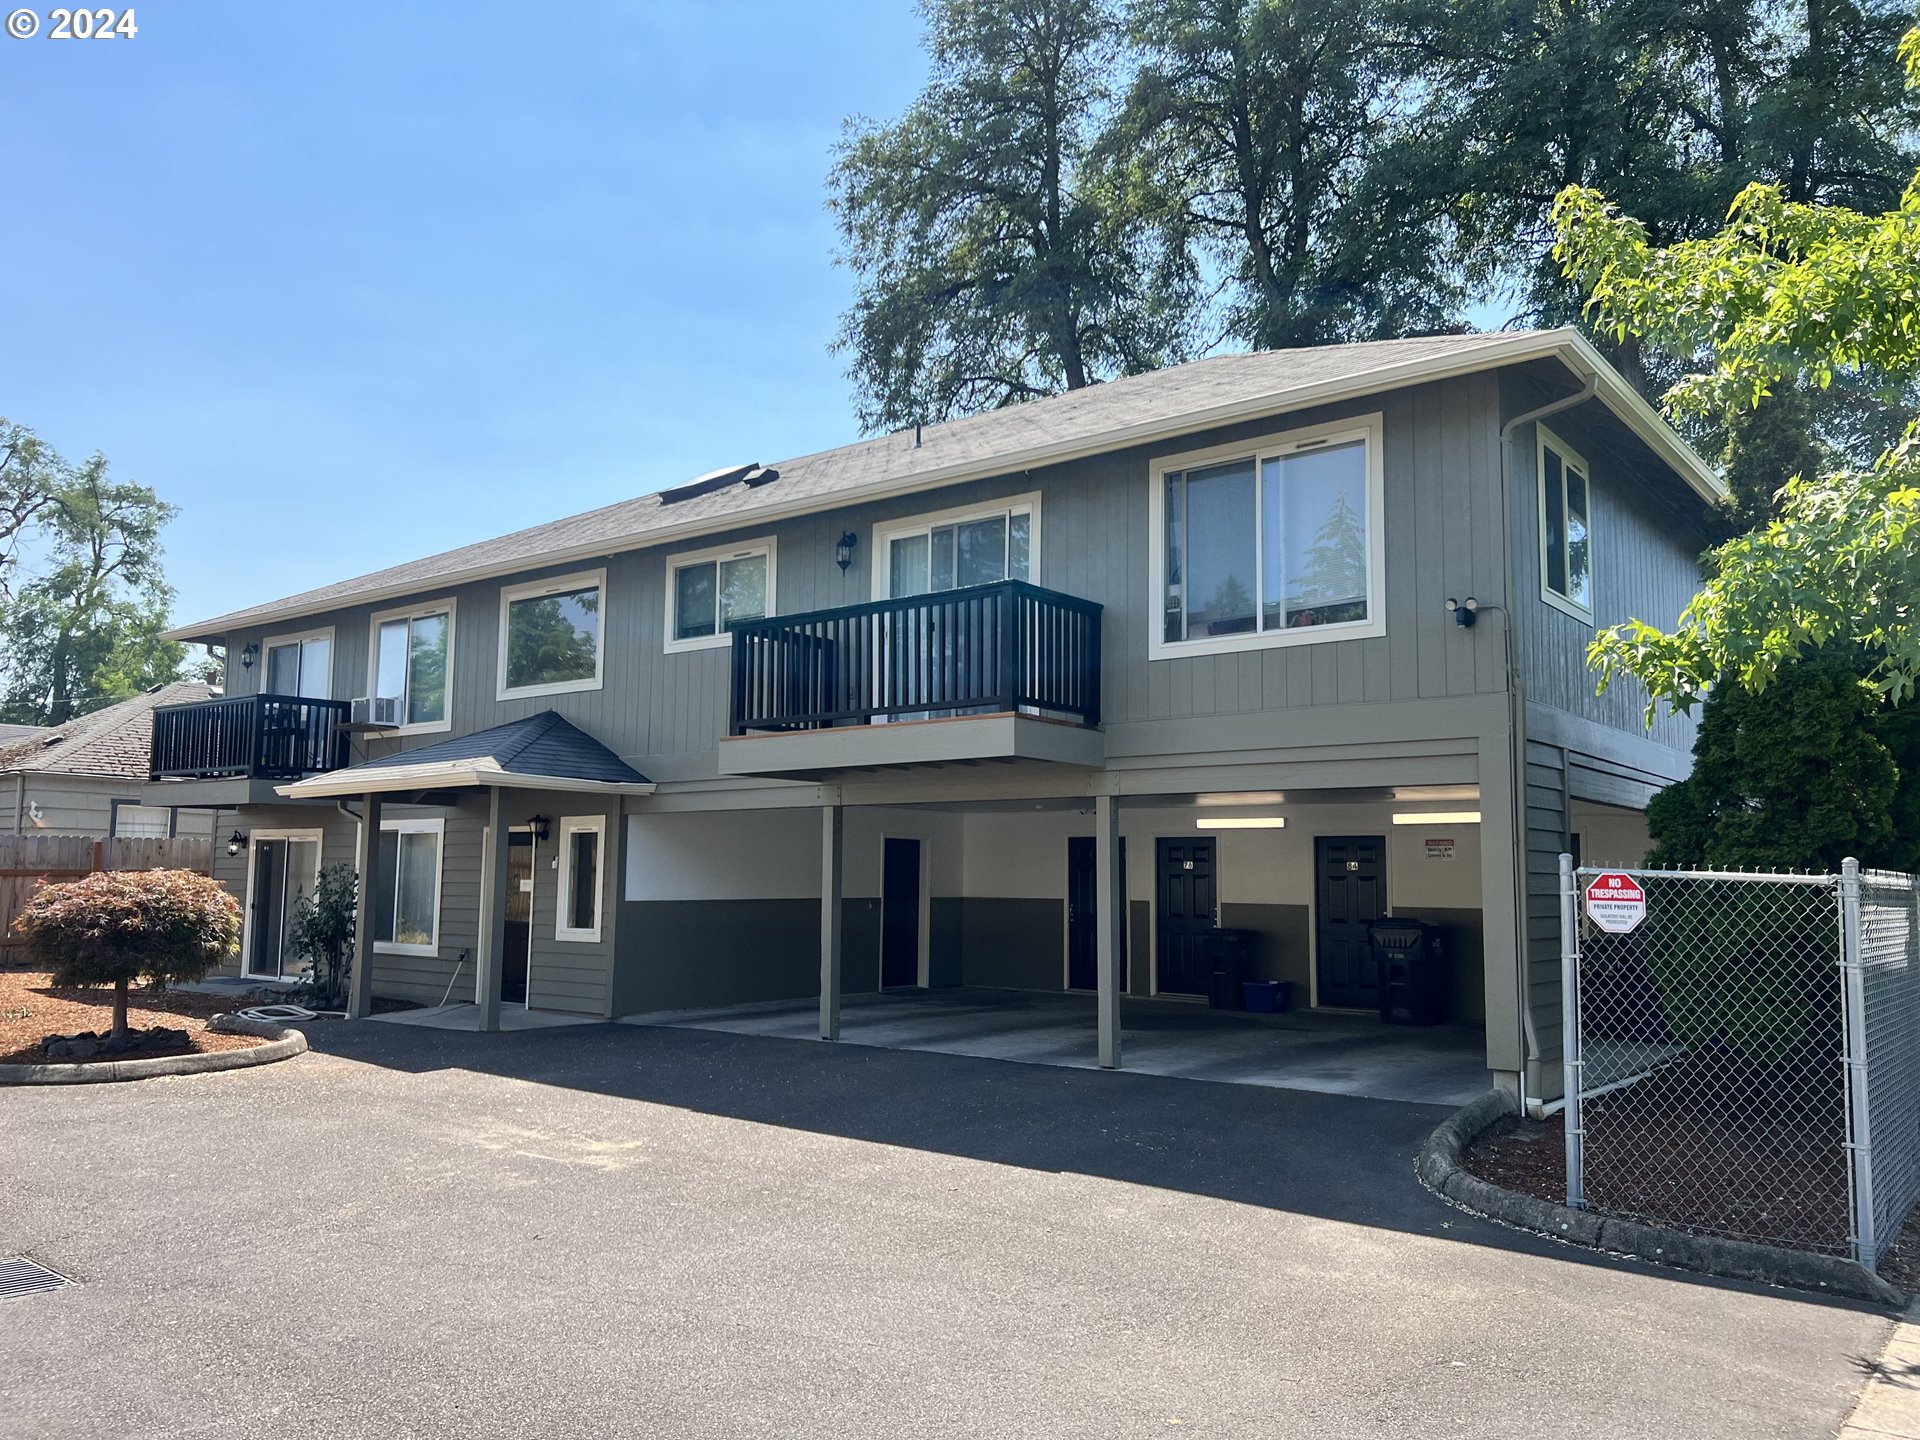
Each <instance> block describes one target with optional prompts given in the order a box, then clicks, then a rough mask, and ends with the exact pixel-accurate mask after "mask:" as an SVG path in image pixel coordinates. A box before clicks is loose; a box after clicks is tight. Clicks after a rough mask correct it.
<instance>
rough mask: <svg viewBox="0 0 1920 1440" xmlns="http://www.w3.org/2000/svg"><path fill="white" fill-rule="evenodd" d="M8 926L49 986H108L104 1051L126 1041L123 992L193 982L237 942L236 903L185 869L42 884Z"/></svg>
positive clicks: (127, 872)
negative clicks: (134, 985) (46, 974)
mask: <svg viewBox="0 0 1920 1440" xmlns="http://www.w3.org/2000/svg"><path fill="white" fill-rule="evenodd" d="M14 928H15V929H16V930H17V931H18V932H19V933H20V936H21V938H22V939H23V940H24V941H25V942H26V944H25V950H26V958H27V960H28V962H29V963H30V964H35V965H44V966H45V967H46V968H47V969H48V970H50V971H52V973H53V983H54V984H56V985H83V986H91V985H111V986H112V987H113V1031H112V1034H111V1036H110V1038H109V1049H119V1048H122V1047H124V1046H125V1044H126V1041H127V988H128V986H129V984H130V983H131V982H133V981H135V980H139V979H145V980H147V981H148V982H149V983H150V984H152V985H153V986H154V987H155V988H162V989H163V988H165V986H166V985H167V983H168V982H169V981H173V980H198V979H199V978H200V977H201V976H202V975H204V974H206V973H207V971H209V970H211V969H212V968H213V967H214V966H215V965H217V964H219V963H220V962H221V961H222V960H224V959H226V958H227V957H228V956H229V955H231V954H232V953H233V952H234V951H235V949H237V948H238V947H239V944H240V905H239V902H238V901H236V900H235V899H234V898H233V896H231V895H229V894H228V893H227V892H226V890H225V888H224V887H223V886H221V885H220V883H219V882H218V881H215V880H212V879H210V878H209V877H207V876H205V875H196V874H195V873H193V872H192V871H190V870H117V871H100V872H98V873H96V874H93V875H89V876H87V877H86V878H85V879H84V880H74V881H71V882H69V883H67V884H64V885H42V886H41V887H40V888H39V889H38V890H36V891H34V893H33V895H32V897H31V898H30V899H29V900H28V901H27V903H26V905H25V906H24V907H23V908H22V909H21V911H20V915H19V918H18V919H16V920H15V921H14Z"/></svg>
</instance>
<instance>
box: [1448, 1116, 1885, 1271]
mask: <svg viewBox="0 0 1920 1440" xmlns="http://www.w3.org/2000/svg"><path fill="white" fill-rule="evenodd" d="M1516 1110H1517V1107H1516V1106H1515V1104H1514V1101H1513V1097H1512V1096H1510V1095H1508V1094H1506V1093H1505V1092H1503V1091H1498V1090H1495V1091H1490V1092H1488V1093H1487V1094H1485V1095H1483V1096H1481V1097H1480V1098H1479V1099H1478V1100H1475V1101H1474V1102H1473V1103H1472V1104H1471V1105H1468V1106H1466V1107H1464V1108H1463V1109H1460V1110H1456V1111H1455V1112H1454V1113H1453V1114H1451V1115H1449V1116H1448V1117H1447V1118H1446V1119H1445V1120H1443V1121H1441V1122H1440V1124H1439V1125H1438V1126H1437V1127H1436V1128H1435V1129H1434V1131H1433V1133H1432V1134H1431V1135H1429V1136H1428V1137H1427V1141H1426V1144H1424V1145H1422V1146H1421V1147H1420V1156H1419V1159H1418V1160H1417V1161H1416V1162H1415V1169H1416V1170H1417V1171H1418V1173H1419V1176H1420V1182H1421V1183H1422V1184H1423V1185H1425V1186H1426V1187H1427V1188H1428V1189H1429V1190H1432V1191H1433V1192H1435V1193H1436V1194H1438V1195H1441V1196H1443V1197H1444V1198H1446V1199H1448V1200H1450V1201H1452V1202H1453V1203H1454V1204H1455V1205H1458V1206H1459V1207H1460V1208H1461V1209H1462V1210H1468V1211H1471V1212H1473V1213H1474V1214H1476V1215H1484V1216H1486V1217H1487V1218H1488V1219H1491V1220H1499V1221H1502V1222H1503V1223H1505V1224H1508V1225H1512V1226H1515V1227H1516V1228H1518V1229H1521V1230H1532V1231H1534V1232H1536V1233H1538V1234H1541V1235H1550V1236H1552V1237H1553V1238H1554V1239H1556V1240H1565V1241H1567V1242H1569V1243H1570V1244H1574V1245H1585V1246H1588V1247H1590V1248H1592V1249H1595V1250H1607V1251H1611V1252H1613V1253H1614V1254H1616V1255H1630V1256H1632V1257H1633V1258H1635V1259H1637V1260H1649V1261H1652V1262H1653V1263H1654V1264H1657V1265H1673V1266H1676V1267H1678V1268H1679V1269H1682V1270H1698V1271H1700V1272H1702V1273H1703V1274H1707V1275H1719V1276H1722V1277H1724V1278H1726V1279H1729V1280H1757V1281H1760V1282H1762V1283H1763V1284H1768V1285H1789V1286H1792V1287H1793V1288H1794V1289H1796V1290H1812V1291H1814V1292H1816V1293H1818V1294H1822V1295H1841V1296H1845V1297H1846V1298H1848V1299H1850V1300H1867V1301H1871V1302H1872V1303H1874V1304H1876V1305H1886V1306H1889V1307H1891V1308H1893V1309H1900V1308H1902V1307H1904V1306H1905V1305H1906V1303H1907V1297H1906V1296H1905V1295H1903V1294H1901V1293H1900V1291H1898V1290H1896V1289H1894V1288H1893V1286H1891V1285H1889V1284H1888V1283H1887V1282H1886V1281H1884V1280H1882V1279H1881V1278H1880V1277H1879V1276H1878V1275H1875V1274H1873V1273H1872V1272H1871V1271H1868V1270H1865V1269H1862V1268H1861V1267H1860V1266H1859V1265H1857V1264H1855V1263H1854V1262H1853V1261H1852V1260H1848V1259H1843V1258H1842V1257H1841V1256H1838V1255H1810V1254H1807V1253H1806V1252H1804V1251H1800V1250H1780V1249H1776V1248H1775V1247H1773V1246H1771V1245H1756V1244H1753V1243H1752V1242H1750V1241H1745V1240H1722V1239H1719V1238H1718V1237H1716V1236H1711V1235H1687V1234H1684V1233H1682V1232H1680V1231H1678V1230H1662V1229H1660V1228H1658V1227H1656V1226H1652V1225H1642V1224H1639V1223H1637V1222H1635V1221H1632V1220H1621V1219H1618V1218H1616V1217H1614V1216H1611V1215H1601V1214H1598V1213H1596V1212H1594V1211H1591V1210H1572V1209H1569V1208H1568V1207H1567V1206H1565V1205H1556V1204H1554V1203H1553V1202H1552V1201H1550V1200H1540V1199H1536V1198H1535V1197H1534V1196H1532V1195H1522V1194H1519V1193H1518V1192H1516V1191H1513V1190H1503V1189H1501V1188H1500V1187H1499V1186H1498V1185H1493V1184H1489V1183H1488V1182H1487V1181H1485V1180H1482V1179H1481V1178H1480V1177H1479V1176H1477V1175H1470V1174H1468V1173H1467V1172H1466V1171H1465V1170H1463V1169H1462V1168H1461V1166H1460V1157H1461V1155H1463V1154H1464V1153H1465V1152H1466V1149H1467V1147H1468V1146H1469V1145H1471V1144H1472V1143H1473V1141H1474V1139H1475V1137H1477V1136H1478V1135H1479V1134H1480V1132H1481V1131H1482V1130H1485V1129H1486V1128H1487V1127H1488V1126H1489V1125H1491V1124H1493V1123H1494V1122H1495V1121H1496V1120H1499V1119H1501V1118H1503V1117H1504V1116H1508V1115H1512V1114H1515V1113H1516Z"/></svg>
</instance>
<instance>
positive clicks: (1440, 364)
mask: <svg viewBox="0 0 1920 1440" xmlns="http://www.w3.org/2000/svg"><path fill="white" fill-rule="evenodd" d="M1547 358H1554V359H1558V360H1560V361H1561V362H1562V363H1564V364H1565V365H1566V366H1567V368H1568V369H1570V370H1572V371H1573V372H1574V373H1575V374H1577V375H1579V376H1580V377H1581V378H1582V379H1583V380H1584V379H1585V378H1586V377H1587V375H1588V374H1589V373H1593V374H1597V375H1598V377H1599V384H1598V387H1597V394H1598V396H1599V398H1600V399H1601V400H1602V401H1603V402H1605V403H1606V405H1607V407H1608V408H1609V409H1611V410H1612V411H1613V412H1614V413H1615V415H1617V416H1618V417H1619V418H1620V420H1621V421H1622V423H1624V424H1625V425H1626V426H1627V427H1628V428H1629V429H1630V430H1632V431H1633V432H1634V434H1635V435H1636V436H1638V437H1639V438H1640V439H1641V440H1642V441H1644V442H1645V443H1646V445H1647V446H1648V448H1649V449H1651V450H1652V451H1653V452H1654V453H1655V454H1656V455H1658V456H1659V457H1660V458H1661V459H1662V460H1663V461H1665V462H1666V463H1667V464H1668V465H1670V466H1671V467H1672V468H1673V469H1674V470H1675V471H1676V472H1677V473H1679V474H1680V475H1681V476H1682V478H1684V479H1685V480H1686V482H1687V484H1688V486H1689V487H1690V488H1691V489H1693V490H1694V492H1695V493H1696V494H1698V495H1699V496H1700V497H1701V498H1702V499H1703V500H1707V501H1710V502H1712V501H1717V500H1719V499H1721V498H1723V497H1724V496H1725V494H1726V490H1725V487H1724V486H1723V485H1722V484H1721V483H1720V479H1719V477H1718V476H1717V475H1716V474H1715V473H1714V472H1713V468H1712V467H1711V466H1709V465H1708V464H1707V462H1706V461H1704V460H1702V459H1701V458H1700V456H1699V455H1698V454H1696V453H1695V452H1694V450H1693V448H1692V447H1691V446H1689V445H1688V444H1687V443H1686V442H1685V441H1684V440H1682V439H1681V438H1680V437H1679V436H1678V435H1677V434H1675V433H1674V431H1673V430H1672V428H1671V427H1669V426H1668V425H1667V423H1666V422H1665V421H1664V420H1662V419H1661V418H1660V416H1659V414H1658V412H1656V411H1655V410H1654V409H1653V407H1652V406H1651V405H1649V404H1647V402H1646V401H1645V400H1643V399H1642V398H1641V397H1640V395H1639V394H1638V392H1636V391H1635V390H1634V388H1633V387H1632V386H1631V385H1629V384H1628V383H1627V382H1626V380H1625V379H1624V378H1623V377H1622V376H1621V375H1620V374H1619V372H1618V371H1616V370H1615V369H1614V368H1613V367H1612V366H1611V365H1610V364H1609V363H1608V362H1607V360H1606V358H1605V357H1604V356H1602V355H1601V354H1600V352H1599V351H1598V350H1596V349H1595V348H1594V347H1593V345H1592V343H1591V342H1589V341H1588V340H1587V338H1586V337H1585V336H1583V335H1582V334H1580V332H1579V331H1577V330H1574V329H1572V328H1570V327H1563V328H1561V329H1558V330H1537V331H1525V332H1519V333H1516V334H1514V335H1511V336H1506V337H1502V338H1501V339H1500V340H1496V341H1492V342H1489V343H1487V344H1482V345H1475V346H1471V347H1468V348H1465V349H1462V350H1459V351H1455V352H1451V353H1448V354H1442V355H1437V356H1422V357H1419V358H1416V359H1412V360H1403V361H1400V362H1398V363H1397V364H1392V365H1382V366H1379V367H1377V368H1375V369H1373V370H1369V371H1366V372H1364V373H1363V374H1360V375H1347V376H1340V377H1336V378H1334V379H1330V380H1326V381H1322V382H1320V383H1318V384H1313V385H1303V386H1289V387H1288V388H1287V389H1285V390H1279V391H1269V392H1267V393H1265V394H1263V395H1258V396H1251V397H1248V398H1245V399H1240V400H1234V401H1229V402H1226V403H1223V404H1220V405H1212V406H1207V407H1205V408H1203V409H1198V410H1189V411H1187V412H1185V413H1183V414H1181V415H1179V416H1177V417H1174V418H1172V419H1157V420H1144V421H1136V422H1134V423H1133V424H1130V425H1119V426H1114V427H1112V428H1110V429H1108V430H1103V431H1101V432H1099V433H1098V434H1096V435H1090V436H1083V437H1080V438H1078V439H1074V440H1070V441H1061V442H1056V443H1050V444H1041V445H1030V446H1025V447H1022V448H1020V449H1016V450H1008V451H1003V452H1001V453H999V454H997V455H994V456H992V457H990V458H988V459H975V460H971V461H966V462H961V463H955V464H953V465H947V466H942V467H939V468H936V469H933V470H927V471H923V472H921V473H920V474H917V475H915V476H914V477H913V478H912V479H911V480H910V481H904V482H902V481H889V480H877V481H872V482H869V483H867V484H865V485H858V486H853V487H850V488H848V489H846V490H839V491H835V492H834V493H833V494H831V495H813V496H808V497H807V498H805V499H802V500H796V501H791V502H789V503H787V504H784V505H781V504H774V505H768V506H765V507H763V508H759V509H755V510H752V511H749V512H734V513H732V514H728V515H720V516H714V517H711V518H707V519H702V520H689V521H687V522H685V523H684V524H680V525H673V526H668V527H665V528H663V529H659V530H649V531H647V532H646V533H645V534H635V535H632V536H630V537H625V538H616V539H613V540H606V539H602V540H599V541H596V542H595V543H594V544H592V545H579V546H567V547H563V548H560V549H556V550H547V551H539V552H536V553H530V554H523V555H518V556H515V557H514V559H513V561H512V563H511V564H494V565H478V566H474V567H472V568H470V569H467V570H456V571H449V572H447V573H446V574H444V575H437V576H434V577H433V578H432V579H431V580H414V581H408V582H405V583H396V584H393V585H387V586H379V587H376V588H374V589H370V590H366V591H363V592H361V593H360V594H357V595H352V596H339V597H335V598H333V599H330V600H324V601H317V602H314V603H312V604H309V605H297V604H294V605H288V606H286V607H284V608H270V609H265V610H262V611H260V612H259V613H255V614H247V613H245V612H234V613H232V614H228V615H222V616H216V617H214V618H213V619H211V620H202V621H198V622H196V623H194V624H192V625H183V626H179V627H177V628H175V629H172V630H168V631H166V632H165V633H164V636H163V638H165V639H168V640H175V641H183V642H188V643H194V644H212V643H217V642H219V641H221V640H222V639H224V638H225V636H226V635H227V634H228V632H229V631H231V630H233V629H235V628H248V629H251V628H254V627H256V626H262V625H267V624H279V623H281V622H283V621H288V620H295V619H299V618H301V617H302V616H306V615H317V614H323V613H325V612H327V611H330V610H344V609H350V608H354V607H357V606H362V605H377V604H380V603H382V602H384V601H388V600H398V599H402V598H405V597H407V596H410V595H417V594H420V593H421V592H422V591H425V590H437V589H444V588H447V587H449V586H454V585H466V584H472V583H474V582H476V581H482V580H489V579H494V578H497V577H499V576H503V575H515V574H519V573H521V572H522V571H525V570H531V569H538V568H545V567H548V566H554V565H567V564H572V563H574V562H576V561H581V560H589V559H595V558H599V557H602V556H606V555H610V554H618V553H622V552H625V551H628V550H641V549H651V548H653V547H654V546H656V545H669V544H673V543H674V542H676V541H680V540H687V539H694V538H698V537H701V536H706V535H714V534H719V533H722V532H724V531H727V530H737V529H739V528H741V527H742V526H745V525H769V524H773V523H775V522H778V521H781V520H789V519H793V518H795V517H798V516H802V515H811V514H818V513H820V512H822V511H827V510H838V509H840V508H842V507H844V506H848V505H858V504H863V503H865V502H867V501H871V500H881V499H892V498H894V497H896V496H902V495H913V494H917V493H919V492H921V491H925V490H937V489H941V488H943V487H945V486H948V485H959V484H963V483H965V482H966V481H969V480H982V479H987V478H990V477H992V476H995V475H1004V474H1007V473H1009V472H1011V471H1018V470H1031V469H1035V468H1037V467H1039V466H1043V465H1059V464H1064V463H1066V462H1068V461H1071V460H1081V459H1085V458H1087V457H1088V456H1091V455H1100V454H1104V453H1106V452H1108V451H1111V450H1122V449H1126V448H1128V447H1129V446H1134V445H1144V444H1150V443H1152V442H1154V441H1156V440H1167V439H1173V438H1176V437H1178V436H1182V435H1191V434H1194V433H1196V432H1198V431H1202V430H1213V429H1217V428H1219V427H1221V426H1223V425H1232V424H1237V423H1239V422H1241V421H1245V420H1256V419H1259V418H1261V417H1262V416H1268V415H1283V414H1286V413H1288V412H1290V411H1294V410H1305V409H1309V408H1311V407H1312V406H1315V405H1325V404H1330V403H1333V402H1335V401H1340V400H1355V399H1360V398H1363V397H1365V396H1368V395H1378V394H1381V393H1383V392H1385V391H1388V390H1399V389H1403V388H1405V387H1406V386H1409V385H1422V384H1429V383H1431V382H1433V381H1437V380H1447V379H1452V378H1455V377H1457V376H1460V375H1471V374H1474V373H1477V372H1479V371H1482V370H1491V369H1496V368H1499V367H1500V366H1505V365H1517V364H1522V363H1525V362H1526V361H1528V360H1537V359H1547ZM303 783H304V782H303Z"/></svg>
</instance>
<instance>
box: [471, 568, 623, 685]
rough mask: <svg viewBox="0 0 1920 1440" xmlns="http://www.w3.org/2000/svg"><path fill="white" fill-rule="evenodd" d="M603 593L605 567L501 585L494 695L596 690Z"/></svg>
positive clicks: (603, 636) (603, 634)
mask: <svg viewBox="0 0 1920 1440" xmlns="http://www.w3.org/2000/svg"><path fill="white" fill-rule="evenodd" d="M606 595H607V572H606V571H604V570H587V571H583V572H581V573H580V574H578V575H558V576H555V577H554V578H553V579H551V580H535V581H532V582H530V583H529V584H526V585H509V586H506V587H504V588H503V589H502V590H501V591H500V672H499V673H500V686H499V691H498V695H499V698H500V699H502V700H508V699H512V698H514V697H515V696H520V695H563V694H566V693H567V692H568V691H571V690H598V689H599V688H600V681H601V668H602V662H603V659H604V657H605V654H606V643H607V627H606Z"/></svg>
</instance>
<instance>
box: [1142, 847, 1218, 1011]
mask: <svg viewBox="0 0 1920 1440" xmlns="http://www.w3.org/2000/svg"><path fill="white" fill-rule="evenodd" d="M1156 852H1157V859H1158V864H1157V865H1156V867H1155V870H1156V873H1157V875H1158V877H1159V878H1158V880H1157V882H1156V884H1155V887H1154V888H1155V891H1156V896H1155V898H1156V901H1157V904H1156V909H1157V910H1158V911H1159V917H1160V919H1159V950H1160V956H1159V961H1160V991H1161V993H1162V994H1166V995H1204V994H1206V993H1207V988H1208V983H1209V981H1210V980H1211V979H1212V975H1213V972H1212V970H1211V969H1210V968H1209V967H1208V964H1207V957H1206V947H1205V945H1204V944H1203V943H1202V937H1204V936H1205V935H1206V933H1207V931H1209V930H1211V929H1212V928H1213V905H1214V849H1213V837H1212V836H1211V835H1209V836H1205V837H1200V838H1195V839H1192V840H1170V839H1162V840H1160V841H1159V842H1157V845H1156Z"/></svg>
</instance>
